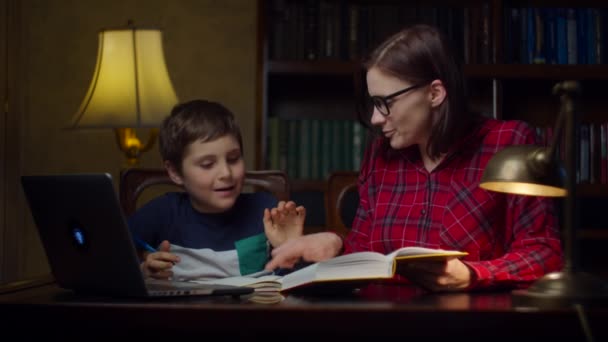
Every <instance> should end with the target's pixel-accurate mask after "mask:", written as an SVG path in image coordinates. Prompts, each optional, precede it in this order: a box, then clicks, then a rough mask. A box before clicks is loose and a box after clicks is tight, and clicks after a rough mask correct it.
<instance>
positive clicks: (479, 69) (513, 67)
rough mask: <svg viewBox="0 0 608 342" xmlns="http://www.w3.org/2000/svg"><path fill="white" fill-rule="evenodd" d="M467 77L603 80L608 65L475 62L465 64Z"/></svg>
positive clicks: (607, 70)
mask: <svg viewBox="0 0 608 342" xmlns="http://www.w3.org/2000/svg"><path fill="white" fill-rule="evenodd" d="M464 72H465V75H466V76H467V77H469V78H500V79H526V80H530V79H531V80H604V79H606V78H608V65H605V64H603V65H602V64H598V65H557V64H475V65H465V67H464Z"/></svg>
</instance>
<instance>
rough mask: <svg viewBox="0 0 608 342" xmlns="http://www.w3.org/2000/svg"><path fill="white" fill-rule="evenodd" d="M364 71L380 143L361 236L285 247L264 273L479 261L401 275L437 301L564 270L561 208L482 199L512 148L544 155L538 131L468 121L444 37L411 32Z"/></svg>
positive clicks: (366, 174) (370, 158) (327, 235)
mask: <svg viewBox="0 0 608 342" xmlns="http://www.w3.org/2000/svg"><path fill="white" fill-rule="evenodd" d="M365 68H366V70H367V73H366V81H367V89H368V92H369V96H370V103H371V104H372V105H373V107H372V108H370V112H371V118H370V119H369V123H371V125H372V126H374V127H375V128H376V129H377V131H378V132H379V133H381V136H379V137H377V138H375V139H374V140H373V141H372V143H371V144H370V146H368V148H367V150H366V154H365V157H364V160H363V162H362V165H361V170H360V174H359V197H360V203H359V208H358V210H357V215H356V217H355V220H354V222H353V227H352V230H351V231H350V233H349V234H348V236H346V237H345V238H344V239H342V238H341V237H339V236H337V235H336V234H333V233H331V232H324V233H319V234H313V235H307V236H302V237H300V238H298V239H295V240H293V241H290V242H287V243H285V244H284V245H282V246H280V247H278V248H276V249H275V250H273V252H272V255H273V259H272V260H271V261H270V262H269V263H268V264H267V266H266V268H267V269H273V268H275V267H279V266H280V267H290V266H292V265H293V264H294V263H295V262H297V261H298V260H299V259H300V258H303V259H304V260H306V261H313V262H316V261H321V260H325V259H327V258H331V257H334V256H336V255H338V254H340V253H351V252H358V251H364V250H372V251H376V252H381V253H385V254H386V253H389V252H391V251H393V250H395V249H397V248H399V247H405V246H421V247H430V248H442V249H451V250H462V251H466V252H468V253H469V254H468V256H466V257H464V258H463V259H451V260H447V261H441V262H439V261H419V262H411V263H408V264H407V265H406V267H404V268H402V269H400V270H398V271H399V273H400V274H401V275H403V276H405V277H407V278H408V279H409V280H411V281H413V282H415V283H417V284H419V285H421V286H423V287H424V288H426V289H429V290H432V291H459V290H469V289H481V288H496V287H507V288H513V287H525V286H527V285H529V284H530V283H531V282H533V281H534V280H536V279H538V278H539V277H541V276H543V275H544V274H546V273H548V272H552V271H555V270H559V269H561V267H562V264H563V256H562V250H561V242H560V240H559V235H558V222H557V218H556V215H555V209H554V207H553V203H552V202H551V200H550V199H546V198H537V197H525V196H515V195H506V194H500V193H493V192H488V191H486V190H483V189H481V188H480V187H479V181H480V179H481V175H482V173H483V170H484V168H485V166H486V164H487V163H488V161H489V159H490V158H491V157H492V156H493V155H494V154H495V153H496V152H497V151H499V150H501V149H503V148H504V147H507V146H509V145H521V144H534V143H536V141H535V139H536V138H535V135H534V131H533V130H532V129H531V128H530V127H529V126H528V125H526V124H525V123H523V122H519V121H498V120H492V119H487V118H483V117H481V116H478V115H475V114H473V113H472V112H470V111H468V110H467V106H466V97H465V87H464V77H463V75H462V71H461V68H460V66H459V65H458V63H457V62H456V59H455V58H454V55H453V54H452V52H451V51H450V49H449V47H448V44H447V40H446V39H445V37H444V36H443V35H442V34H441V33H440V32H439V31H438V30H437V29H436V28H434V27H430V26H426V25H417V26H413V27H411V28H407V29H404V30H402V31H401V32H399V33H397V34H395V35H393V36H392V37H390V38H389V39H387V40H386V41H385V42H384V43H382V44H381V45H380V46H379V47H378V48H376V50H374V52H373V53H372V54H371V56H370V58H369V60H368V61H367V62H366V63H365ZM370 107H371V106H370ZM368 114H369V113H368Z"/></svg>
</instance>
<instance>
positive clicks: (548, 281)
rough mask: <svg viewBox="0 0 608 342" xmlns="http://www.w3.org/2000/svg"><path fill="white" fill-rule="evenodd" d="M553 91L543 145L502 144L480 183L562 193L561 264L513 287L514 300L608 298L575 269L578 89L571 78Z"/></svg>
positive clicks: (605, 287)
mask: <svg viewBox="0 0 608 342" xmlns="http://www.w3.org/2000/svg"><path fill="white" fill-rule="evenodd" d="M553 93H554V94H555V95H558V96H559V97H560V113H559V116H558V119H557V121H556V123H555V130H554V131H555V132H554V136H553V137H552V140H551V143H550V145H549V147H548V148H546V147H540V146H533V145H521V146H511V147H507V148H505V149H503V150H501V151H499V152H498V153H496V154H495V155H494V156H493V157H492V159H490V161H489V162H488V165H487V166H486V169H485V170H484V173H483V176H482V178H481V183H480V184H479V186H480V187H482V188H484V189H487V190H491V191H498V192H505V193H511V194H519V195H529V196H547V197H565V199H564V206H563V209H564V212H563V220H564V221H563V246H564V257H565V265H564V268H563V269H562V270H561V271H559V272H552V273H549V274H546V275H545V276H544V277H542V278H540V279H539V280H537V281H536V282H534V283H533V284H532V285H531V286H530V287H529V288H528V289H526V290H515V291H514V292H513V295H514V300H515V302H519V303H522V304H524V305H525V304H530V305H534V306H541V305H550V306H554V305H557V306H559V305H563V304H566V305H567V304H574V303H580V302H588V301H591V300H598V299H601V300H606V299H608V283H607V282H605V281H604V280H602V279H600V278H597V277H595V276H593V275H591V274H588V273H585V272H581V271H580V270H579V263H578V253H577V251H576V249H575V239H576V237H575V235H574V233H575V229H576V227H577V226H578V203H577V195H576V161H577V148H576V144H577V140H576V132H577V131H578V117H577V114H578V113H576V111H575V103H574V97H575V96H577V95H578V94H579V93H580V86H579V84H578V82H576V81H564V82H560V83H558V84H556V85H555V86H554V88H553ZM564 124H565V132H564V137H565V166H566V169H565V175H564V172H563V167H562V166H561V165H560V162H559V161H558V157H557V153H556V151H557V145H558V144H559V141H560V136H561V131H562V126H563V125H564Z"/></svg>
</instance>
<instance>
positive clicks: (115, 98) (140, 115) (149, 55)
mask: <svg viewBox="0 0 608 342" xmlns="http://www.w3.org/2000/svg"><path fill="white" fill-rule="evenodd" d="M177 102H178V99H177V96H176V94H175V90H174V89H173V86H172V84H171V80H170V78H169V73H168V72H167V67H166V65H165V59H164V55H163V45H162V34H161V31H160V30H158V29H147V28H137V27H135V26H133V23H132V22H131V21H129V23H128V24H127V26H126V27H123V28H118V29H104V30H101V31H100V32H99V47H98V53H97V65H96V67H95V73H94V75H93V79H92V81H91V84H90V86H89V90H88V92H87V94H86V96H85V98H84V100H83V101H82V104H81V105H80V109H79V110H78V112H77V113H76V115H75V116H74V118H73V120H72V123H71V125H70V126H71V128H113V129H114V131H115V133H116V142H117V143H118V146H119V148H120V150H122V151H123V152H124V153H125V155H126V158H127V161H126V162H127V165H128V166H133V165H136V164H137V163H138V157H139V156H140V155H141V153H143V152H145V151H147V150H149V149H150V148H151V147H152V146H153V145H154V141H155V140H156V136H157V135H158V126H159V124H160V123H161V121H162V120H163V118H164V117H165V116H167V115H169V113H170V111H171V109H172V108H173V106H175V104H177ZM141 127H144V128H146V127H147V128H150V135H149V137H148V140H147V142H146V143H145V144H144V143H142V142H141V141H140V140H139V139H138V138H137V135H136V132H135V128H141Z"/></svg>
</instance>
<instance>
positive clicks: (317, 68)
mask: <svg viewBox="0 0 608 342" xmlns="http://www.w3.org/2000/svg"><path fill="white" fill-rule="evenodd" d="M267 66H268V73H269V74H270V75H297V74H307V75H308V74H318V75H352V74H354V73H355V71H356V70H357V69H358V68H359V66H358V64H357V63H355V62H345V61H338V60H315V61H276V60H275V61H268V63H267Z"/></svg>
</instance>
